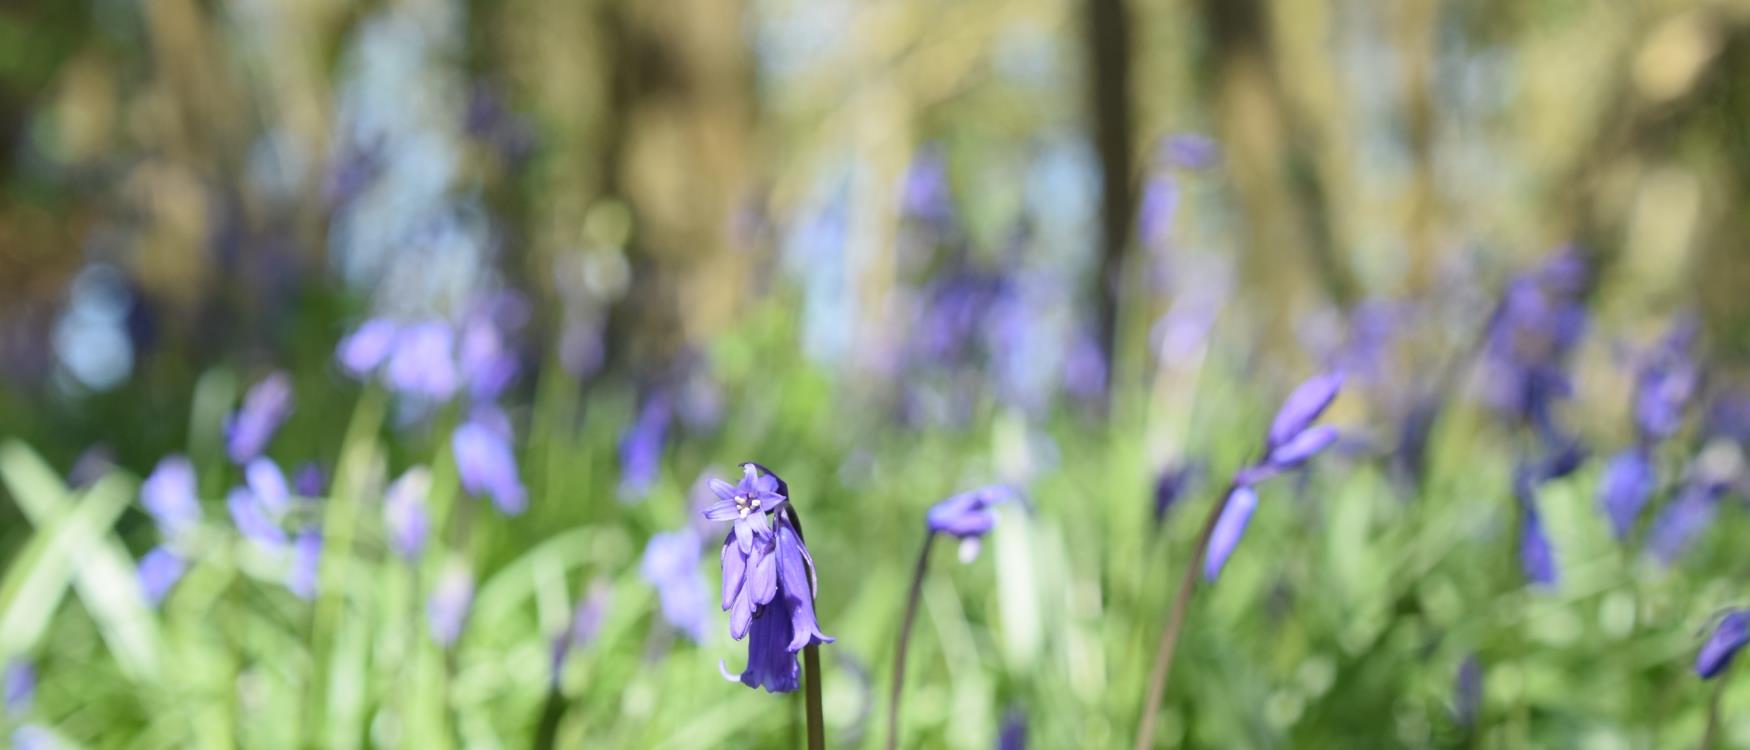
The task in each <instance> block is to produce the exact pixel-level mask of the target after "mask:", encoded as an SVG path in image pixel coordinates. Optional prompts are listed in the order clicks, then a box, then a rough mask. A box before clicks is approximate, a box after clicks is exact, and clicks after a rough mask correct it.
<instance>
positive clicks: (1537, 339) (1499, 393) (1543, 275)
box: [1485, 250, 1586, 431]
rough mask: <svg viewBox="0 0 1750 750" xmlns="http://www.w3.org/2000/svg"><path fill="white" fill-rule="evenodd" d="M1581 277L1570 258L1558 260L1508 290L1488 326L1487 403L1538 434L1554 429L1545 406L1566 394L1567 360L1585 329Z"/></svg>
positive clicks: (1583, 269) (1582, 266)
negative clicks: (1531, 425)
mask: <svg viewBox="0 0 1750 750" xmlns="http://www.w3.org/2000/svg"><path fill="white" fill-rule="evenodd" d="M1585 275H1586V267H1585V264H1584V262H1583V261H1581V260H1580V258H1579V256H1578V255H1577V254H1576V253H1574V252H1573V251H1571V250H1570V251H1564V252H1562V253H1560V254H1558V255H1557V256H1556V257H1555V258H1553V259H1551V260H1550V261H1548V262H1546V263H1545V264H1544V265H1543V266H1541V267H1539V268H1538V269H1536V270H1535V271H1533V272H1532V273H1530V274H1527V275H1525V276H1521V277H1519V278H1517V279H1514V280H1513V281H1512V282H1511V283H1509V284H1508V287H1507V291H1506V293H1505V294H1504V295H1503V297H1502V300H1501V303H1500V305H1499V307H1497V308H1496V310H1495V314H1494V317H1493V318H1492V320H1491V321H1490V324H1489V333H1488V340H1487V346H1486V348H1485V354H1486V355H1487V361H1488V363H1489V365H1490V375H1491V391H1490V397H1491V400H1492V401H1493V403H1494V405H1495V406H1496V407H1497V408H1500V409H1503V410H1505V411H1507V412H1509V413H1511V414H1514V415H1515V416H1517V417H1519V418H1520V419H1523V420H1525V421H1527V422H1529V423H1531V424H1533V425H1534V426H1536V427H1538V428H1539V429H1541V430H1545V431H1549V430H1552V429H1553V428H1554V425H1553V424H1551V421H1550V419H1551V414H1550V409H1551V406H1552V404H1553V403H1554V402H1555V401H1557V400H1559V399H1562V398H1565V397H1566V396H1567V395H1568V394H1569V393H1570V392H1571V391H1572V385H1571V384H1570V382H1569V378H1568V373H1567V359H1568V355H1569V354H1570V353H1571V352H1572V351H1573V349H1574V346H1575V344H1577V343H1578V342H1579V340H1580V336H1581V335H1582V334H1583V333H1584V332H1585V329H1586V308H1585V305H1584V303H1583V302H1582V301H1581V299H1580V297H1579V294H1580V292H1581V291H1582V288H1583V287H1584V281H1585Z"/></svg>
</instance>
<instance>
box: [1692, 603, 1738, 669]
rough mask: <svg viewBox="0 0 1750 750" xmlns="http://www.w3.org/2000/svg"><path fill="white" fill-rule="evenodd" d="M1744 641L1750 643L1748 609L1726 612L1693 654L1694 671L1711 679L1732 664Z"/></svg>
mask: <svg viewBox="0 0 1750 750" xmlns="http://www.w3.org/2000/svg"><path fill="white" fill-rule="evenodd" d="M1746 643H1750V611H1745V610H1741V609H1740V610H1733V611H1731V612H1727V613H1726V615H1725V616H1724V617H1721V618H1720V621H1719V623H1717V624H1715V625H1714V630H1713V632H1712V633H1710V634H1708V637H1707V642H1706V643H1703V644H1701V651H1700V652H1699V653H1697V654H1696V655H1695V673H1696V674H1697V675H1699V676H1700V677H1701V678H1702V679H1704V680H1709V679H1713V678H1714V677H1715V676H1718V675H1719V673H1721V672H1724V671H1726V667H1729V666H1731V665H1732V659H1733V658H1735V657H1737V655H1738V652H1739V651H1740V650H1742V649H1743V648H1744V644H1746Z"/></svg>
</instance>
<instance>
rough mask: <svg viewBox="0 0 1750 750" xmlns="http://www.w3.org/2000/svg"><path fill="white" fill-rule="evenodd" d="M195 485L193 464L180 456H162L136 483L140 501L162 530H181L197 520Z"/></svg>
mask: <svg viewBox="0 0 1750 750" xmlns="http://www.w3.org/2000/svg"><path fill="white" fill-rule="evenodd" d="M195 485H196V482H195V475H194V464H192V463H190V462H189V460H188V459H187V458H185V457H183V456H166V457H165V458H163V459H162V460H160V461H159V462H158V466H157V467H156V468H154V469H152V474H151V476H148V477H146V481H144V482H141V483H140V504H141V505H144V506H145V507H146V512H147V513H150V514H152V518H153V520H155V521H157V522H158V526H159V527H160V528H161V529H163V531H164V533H166V534H178V533H181V532H183V531H186V530H188V529H190V528H192V527H193V526H194V525H195V524H196V523H199V522H200V519H201V506H200V500H199V499H198V498H197V497H196V489H195Z"/></svg>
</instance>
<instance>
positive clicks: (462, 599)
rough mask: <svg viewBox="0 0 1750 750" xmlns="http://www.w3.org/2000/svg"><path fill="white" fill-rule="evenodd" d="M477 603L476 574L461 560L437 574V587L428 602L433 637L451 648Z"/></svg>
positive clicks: (427, 610) (428, 619)
mask: <svg viewBox="0 0 1750 750" xmlns="http://www.w3.org/2000/svg"><path fill="white" fill-rule="evenodd" d="M473 604H474V574H472V573H470V572H469V571H468V567H467V566H466V565H463V564H461V563H459V562H452V563H450V564H448V565H446V566H445V567H444V570H443V572H442V573H440V574H438V579H437V586H436V588H435V589H433V591H432V593H431V598H430V599H429V600H427V601H426V604H425V619H426V625H427V626H428V627H430V628H431V639H432V640H433V641H436V642H437V644H438V645H439V646H442V647H444V648H449V647H450V646H452V645H454V644H455V642H456V639H457V638H459V637H461V635H462V626H463V625H464V624H465V623H466V622H467V620H468V609H469V607H471V606H472V605H473Z"/></svg>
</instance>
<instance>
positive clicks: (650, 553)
mask: <svg viewBox="0 0 1750 750" xmlns="http://www.w3.org/2000/svg"><path fill="white" fill-rule="evenodd" d="M702 543H703V542H702V540H701V539H700V538H699V535H698V534H697V533H696V532H694V531H693V530H692V529H691V528H682V529H680V530H679V531H669V532H663V533H659V534H655V535H653V536H651V537H650V544H649V546H647V547H645V548H644V558H643V560H642V561H640V563H639V565H638V571H639V573H640V574H641V575H643V576H644V580H645V581H647V582H649V583H650V585H651V586H652V587H654V588H655V589H656V595H657V600H658V601H659V602H660V603H661V605H662V617H663V619H664V620H667V621H668V624H670V625H672V626H674V628H675V629H676V630H679V631H681V632H682V633H685V634H687V637H689V638H692V639H693V641H694V642H697V643H702V642H704V640H705V638H706V634H707V633H708V631H709V629H710V627H711V612H710V606H711V604H710V602H711V593H710V591H708V590H707V588H706V584H705V578H704V577H703V576H701V575H700V574H699V557H700V554H699V553H700V549H699V548H700V545H701V544H702Z"/></svg>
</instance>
